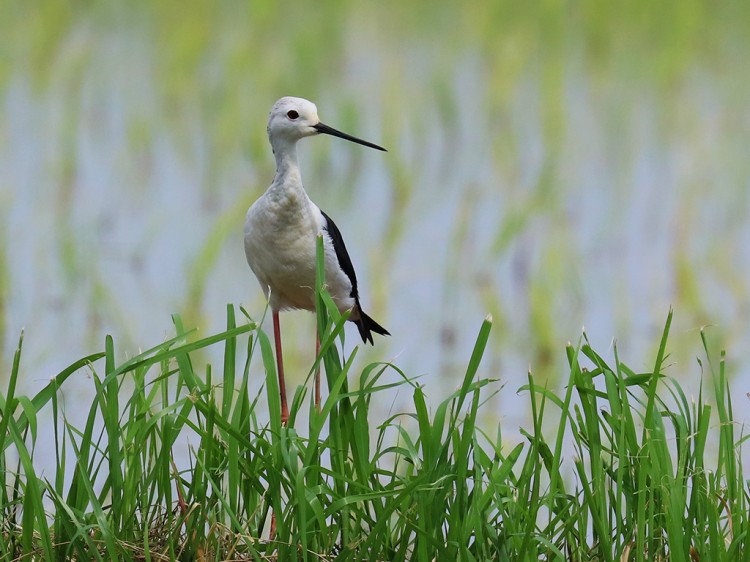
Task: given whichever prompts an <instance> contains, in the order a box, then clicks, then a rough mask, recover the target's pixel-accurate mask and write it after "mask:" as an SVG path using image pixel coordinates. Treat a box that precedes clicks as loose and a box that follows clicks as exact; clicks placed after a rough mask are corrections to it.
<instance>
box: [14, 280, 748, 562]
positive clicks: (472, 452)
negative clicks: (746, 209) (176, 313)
mask: <svg viewBox="0 0 750 562" xmlns="http://www.w3.org/2000/svg"><path fill="white" fill-rule="evenodd" d="M319 298H320V304H321V306H320V312H319V321H320V323H321V327H322V328H323V334H324V336H323V338H322V339H323V345H322V354H321V355H322V362H323V363H324V372H325V373H326V375H327V379H328V389H329V391H328V394H327V397H326V398H325V401H324V404H323V406H322V409H321V411H320V412H319V413H318V412H316V411H315V410H314V409H312V408H311V409H310V413H309V415H307V417H305V418H303V417H302V414H301V411H302V410H303V408H302V407H303V405H304V404H305V402H309V400H310V397H309V394H308V393H307V388H306V387H299V388H298V389H297V391H296V394H295V395H294V398H293V401H292V408H291V419H290V424H289V427H283V426H282V425H281V423H280V410H279V401H278V391H277V383H276V372H275V362H274V360H273V354H272V348H271V345H270V344H269V341H268V339H267V337H266V336H265V334H264V333H263V332H262V331H261V330H259V329H258V327H257V326H256V324H255V323H254V322H252V321H250V320H249V319H247V320H245V321H244V323H242V325H240V326H238V325H237V323H236V319H235V311H234V309H233V308H232V307H229V308H228V310H227V329H226V331H225V332H223V333H220V334H217V335H215V336H211V337H208V338H204V339H199V340H195V341H191V340H190V338H189V337H188V334H186V333H185V331H184V330H183V328H182V326H181V323H180V321H179V319H178V318H176V319H175V326H176V331H177V335H176V337H175V338H174V339H172V340H169V341H167V342H164V343H162V344H160V345H158V346H156V347H154V348H153V349H150V350H148V351H146V352H144V353H141V354H140V355H138V356H136V357H134V358H132V359H130V360H128V361H126V362H124V363H121V364H118V363H117V361H116V360H115V356H116V354H115V349H114V343H113V341H112V339H111V338H109V337H108V338H107V339H106V342H105V348H104V351H103V352H101V353H96V354H94V355H91V356H88V357H84V358H83V359H81V360H80V361H77V362H76V363H74V364H73V365H71V366H70V367H68V368H67V369H65V370H64V371H62V372H61V373H59V374H58V375H57V376H56V377H55V378H54V379H53V380H52V381H51V382H50V383H49V385H47V386H46V387H45V388H43V389H42V390H41V391H40V392H39V393H38V394H36V395H35V396H33V397H31V398H29V397H25V396H17V395H16V393H15V388H16V384H17V381H18V379H19V377H20V376H22V375H21V373H22V369H21V367H20V359H21V344H20V342H19V347H18V351H17V353H16V355H15V360H14V363H13V367H12V370H11V372H10V377H9V383H8V387H7V389H6V390H5V392H4V395H0V408H1V409H2V414H3V415H2V418H1V419H0V471H1V473H2V476H3V484H4V485H3V486H2V487H0V518H1V519H0V533H1V535H0V560H8V561H10V560H70V559H75V560H153V561H158V560H269V559H279V560H298V559H299V560H334V559H335V560H384V561H385V560H388V561H391V560H420V561H430V560H508V561H511V560H512V561H519V560H520V561H525V560H596V561H605V560H618V561H626V560H633V561H645V560H669V561H675V562H678V561H691V562H694V561H697V560H710V561H722V560H727V561H729V560H731V561H740V560H750V548H748V530H750V524H749V523H748V487H747V485H746V483H745V480H744V477H743V471H742V466H741V461H740V455H739V448H740V445H741V444H742V442H743V439H742V438H741V436H740V435H738V434H737V432H738V428H737V427H736V425H735V424H734V423H733V421H732V407H731V402H730V399H729V393H728V388H727V381H726V379H725V373H724V362H723V358H720V360H719V361H718V362H717V363H716V364H715V363H714V361H713V359H709V361H708V363H707V365H708V367H709V369H707V371H710V380H711V383H712V384H713V390H714V392H713V394H714V398H715V404H716V405H715V406H712V405H709V403H708V401H707V400H706V398H705V396H704V395H703V393H702V392H701V393H700V394H699V396H698V397H697V399H696V400H693V401H690V400H688V399H687V398H686V397H685V395H684V394H683V392H682V390H681V389H680V386H679V385H678V384H677V383H676V382H675V381H674V380H672V379H670V378H668V377H666V376H665V372H664V371H665V359H666V355H667V351H666V350H667V336H668V333H669V326H670V321H671V315H670V318H668V320H667V323H666V326H665V329H664V333H663V336H662V338H661V342H660V345H659V347H658V353H657V356H656V358H655V360H654V367H653V370H652V371H650V372H646V373H638V372H634V371H633V370H632V369H630V368H628V367H627V366H626V365H625V364H624V363H623V362H622V361H620V359H619V358H618V356H617V350H616V349H615V350H614V359H613V360H612V361H611V362H607V361H605V359H604V358H602V357H601V356H600V355H599V354H598V353H597V352H596V351H594V350H593V349H591V347H590V346H589V345H588V343H587V340H586V338H585V336H584V338H583V339H582V341H581V343H580V344H579V346H578V347H577V348H573V347H569V348H568V350H567V357H568V362H569V365H570V372H569V375H568V378H567V382H566V385H565V386H564V390H563V391H562V394H556V393H555V392H553V391H552V390H550V389H547V388H544V387H541V386H539V385H538V384H537V383H536V382H535V380H534V378H533V377H532V376H531V375H529V378H528V384H527V385H526V386H525V387H524V388H523V390H525V391H526V392H525V396H526V397H527V399H528V408H529V410H530V412H531V424H530V427H528V428H526V429H523V430H522V434H523V436H524V438H525V442H523V443H520V444H517V445H515V446H513V447H507V448H506V447H504V446H503V440H502V435H501V431H500V427H498V429H497V434H496V435H489V434H487V433H485V432H484V431H483V430H482V429H481V428H480V427H477V425H476V421H477V416H478V413H479V411H480V408H481V406H482V400H483V399H482V396H483V391H484V393H485V394H487V391H488V389H487V388H486V387H487V386H488V385H489V384H490V381H488V380H486V379H478V378H477V370H478V367H479V364H480V360H481V357H482V353H483V351H484V348H485V345H486V343H487V340H488V335H489V332H490V328H491V322H490V321H489V320H487V321H485V322H484V324H483V325H482V327H481V329H480V332H479V335H478V337H477V342H476V347H475V349H474V353H473V355H472V357H471V359H470V360H469V364H468V367H467V370H466V373H465V374H464V376H463V380H462V381H460V386H459V388H458V390H457V391H456V392H455V393H454V394H453V395H452V396H450V397H449V398H448V399H446V400H445V401H444V402H442V403H441V404H439V405H438V406H437V407H436V408H435V409H434V410H433V411H430V409H429V408H428V407H427V405H426V402H425V394H424V391H423V389H422V388H421V387H420V386H418V385H416V384H414V383H413V382H412V381H410V380H408V379H407V377H405V376H403V375H401V374H400V376H401V380H402V381H403V382H401V383H396V384H402V385H405V387H407V388H409V390H410V392H411V395H412V396H413V403H412V407H411V410H410V411H408V412H406V413H405V414H403V415H398V416H392V417H390V418H389V419H385V420H384V419H372V416H371V414H370V407H371V404H372V403H373V401H377V400H378V399H379V397H380V396H383V394H382V393H384V392H386V391H387V390H388V389H389V388H390V387H392V386H394V384H393V383H385V382H381V378H382V375H383V374H384V373H386V372H387V371H389V370H391V369H393V370H394V371H395V372H396V373H398V371H397V370H396V369H395V367H392V366H389V365H385V364H372V365H368V366H367V367H365V368H364V369H363V370H362V371H361V372H359V373H354V372H352V364H353V360H354V357H355V355H356V351H355V353H353V354H352V355H351V356H349V357H342V356H341V354H340V347H339V346H338V343H339V339H340V338H341V337H342V336H341V334H342V333H343V332H342V329H343V319H342V318H340V317H338V314H337V312H336V311H335V307H332V303H331V302H330V300H328V298H327V297H326V295H325V293H323V292H320V293H319ZM213 345H221V346H223V349H224V361H223V365H221V367H220V368H219V369H211V368H207V369H206V370H205V372H200V373H199V372H198V371H197V370H196V369H195V366H194V361H193V358H194V354H195V353H196V352H198V351H199V350H201V349H203V348H206V347H208V346H213ZM704 347H705V342H704ZM256 354H260V356H261V358H262V364H263V366H264V368H265V377H266V380H265V386H264V391H263V392H265V396H262V395H261V396H255V397H251V396H250V395H249V393H248V387H249V386H250V384H249V383H250V378H251V377H252V376H256V377H257V376H258V374H257V373H258V371H259V369H253V370H252V372H251V369H250V359H251V357H252V356H253V355H256ZM238 359H242V361H244V369H240V370H239V371H238V370H237V369H236V365H238ZM239 364H243V363H242V362H239ZM584 365H585V366H586V367H585V368H584ZM313 368H314V367H313ZM81 369H85V370H88V371H89V372H90V373H91V381H92V384H93V385H95V387H96V397H95V399H94V401H93V402H92V403H91V404H87V405H85V406H84V405H82V407H86V408H88V411H89V414H88V418H87V421H86V424H85V425H84V426H83V427H73V426H72V425H71V424H70V423H68V421H67V420H66V418H65V416H64V412H62V411H61V408H60V405H59V404H58V392H59V390H60V388H61V386H62V385H63V384H64V383H65V381H66V379H68V378H69V377H70V376H71V375H73V374H74V373H76V372H78V371H80V370H81ZM311 372H312V369H311ZM392 379H393V377H391V378H390V380H392ZM348 381H356V388H357V390H349V386H348ZM262 400H263V401H266V402H267V404H268V410H269V411H270V415H269V414H268V413H264V414H261V413H259V408H258V403H259V401H262ZM263 411H264V412H265V409H263ZM47 414H51V415H47ZM44 416H47V417H46V418H45V419H49V418H50V417H51V419H52V424H51V426H48V425H46V424H45V425H44V426H42V425H40V419H42V418H43V417H44ZM404 420H406V422H405V423H402V422H404ZM551 424H554V425H553V427H555V428H556V429H555V431H552V432H551V435H550V431H548V430H547V431H543V428H544V427H547V428H548V427H550V425H551ZM407 428H414V429H413V430H412V431H410V430H408V429H407ZM41 432H44V433H49V432H52V433H54V436H55V455H56V457H55V458H56V465H57V469H56V472H55V473H54V474H46V475H44V477H41V476H40V474H38V473H37V469H36V468H35V462H34V458H35V456H37V455H39V454H40V453H42V452H43V453H45V454H47V455H49V454H50V452H49V451H38V450H37V447H36V443H37V439H38V437H39V434H40V433H41ZM186 435H190V441H191V442H192V443H195V444H196V445H195V446H194V447H193V448H191V449H190V450H189V458H188V462H187V463H184V462H183V464H184V465H185V466H187V467H188V468H182V469H180V468H178V466H177V465H178V462H179V459H175V454H174V452H173V451H174V448H175V444H176V443H178V442H179V441H180V440H183V441H184V440H185V438H186ZM708 443H711V445H712V446H711V447H710V449H711V451H712V452H711V453H710V454H708V453H707V450H706V449H707V444H708ZM709 458H713V459H714V460H713V462H710V463H709V460H708V459H709ZM71 459H73V460H72V461H71ZM563 461H565V462H563ZM71 467H72V468H71ZM272 512H273V513H276V514H277V525H278V527H277V532H276V535H275V537H274V539H273V540H272V541H271V540H268V539H269V536H268V528H269V522H270V518H271V513H272Z"/></svg>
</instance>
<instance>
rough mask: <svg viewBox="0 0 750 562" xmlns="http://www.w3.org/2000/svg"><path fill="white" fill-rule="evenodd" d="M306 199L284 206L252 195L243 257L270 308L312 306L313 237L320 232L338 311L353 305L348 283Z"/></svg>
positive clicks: (316, 211)
mask: <svg viewBox="0 0 750 562" xmlns="http://www.w3.org/2000/svg"><path fill="white" fill-rule="evenodd" d="M285 203H286V207H289V205H288V201H287V202H285ZM307 203H308V204H307V205H302V206H299V205H297V208H296V209H290V208H286V207H285V208H280V207H279V204H278V203H276V202H274V201H272V200H270V199H268V198H266V196H262V197H261V198H260V199H258V201H256V202H255V203H254V204H253V206H252V207H250V209H249V210H248V212H247V219H246V221H245V256H246V257H247V262H248V264H249V265H250V268H251V269H252V270H253V273H254V274H255V276H256V277H257V278H258V282H259V283H260V285H261V287H262V288H263V291H264V293H265V294H266V297H267V298H268V300H269V304H270V306H271V308H272V309H274V310H283V309H287V308H301V309H305V310H314V309H315V299H314V291H315V263H316V241H317V236H318V233H320V232H321V231H323V247H324V252H325V270H326V284H327V288H328V291H329V293H330V294H331V297H332V298H333V300H334V302H336V304H337V305H338V308H339V310H341V311H342V312H343V311H345V310H348V309H350V308H351V307H352V306H354V299H352V298H351V296H350V293H351V288H352V287H351V282H350V281H349V278H348V277H347V276H346V275H345V274H344V273H343V272H342V271H341V269H340V267H339V265H338V260H337V259H336V253H335V251H334V249H333V245H332V243H331V239H330V237H329V236H328V235H327V233H326V232H325V231H324V230H323V224H324V222H323V216H322V214H321V213H320V210H319V209H318V208H317V207H316V206H315V205H314V204H313V203H312V202H310V201H309V199H307Z"/></svg>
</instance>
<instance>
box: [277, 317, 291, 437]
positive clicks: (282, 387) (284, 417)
mask: <svg viewBox="0 0 750 562" xmlns="http://www.w3.org/2000/svg"><path fill="white" fill-rule="evenodd" d="M273 339H274V341H275V343H276V366H277V368H278V371H279V373H278V374H279V394H280V395H281V423H282V424H283V425H286V422H287V421H288V420H289V408H288V407H287V404H286V383H285V382H284V359H283V357H282V352H281V328H280V327H279V311H278V310H274V311H273Z"/></svg>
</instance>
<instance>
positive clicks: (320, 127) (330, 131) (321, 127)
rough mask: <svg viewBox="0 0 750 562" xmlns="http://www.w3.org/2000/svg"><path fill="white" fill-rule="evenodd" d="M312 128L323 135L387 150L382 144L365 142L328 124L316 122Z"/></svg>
mask: <svg viewBox="0 0 750 562" xmlns="http://www.w3.org/2000/svg"><path fill="white" fill-rule="evenodd" d="M313 129H315V130H316V131H318V132H319V133H323V134H325V135H332V136H334V137H339V138H340V139H345V140H348V141H352V142H356V143H357V144H361V145H363V146H369V147H370V148H374V149H375V150H382V151H383V152H387V150H386V149H385V148H383V147H382V146H378V145H377V144H373V143H371V142H367V141H366V140H362V139H358V138H357V137H353V136H351V135H347V134H346V133H342V132H341V131H339V130H337V129H334V128H333V127H329V126H328V125H325V124H323V123H318V124H317V125H313Z"/></svg>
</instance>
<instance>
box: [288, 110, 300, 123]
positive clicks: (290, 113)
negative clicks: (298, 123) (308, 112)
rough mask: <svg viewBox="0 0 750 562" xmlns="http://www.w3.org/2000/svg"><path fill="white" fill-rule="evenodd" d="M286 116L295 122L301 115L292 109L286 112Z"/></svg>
mask: <svg viewBox="0 0 750 562" xmlns="http://www.w3.org/2000/svg"><path fill="white" fill-rule="evenodd" d="M286 116H287V117H289V119H291V120H292V121H294V120H295V119H297V117H299V113H297V112H296V111H294V110H293V109H290V110H289V111H287V112H286Z"/></svg>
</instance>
